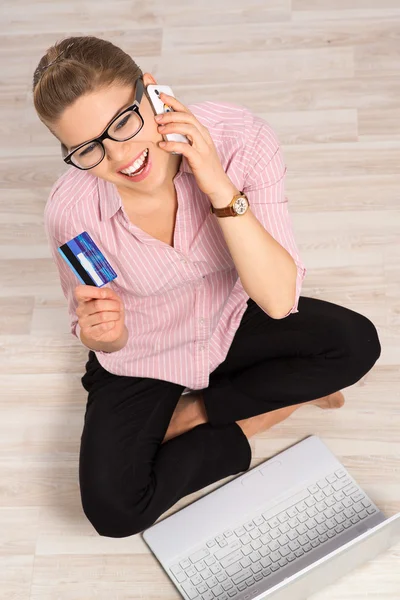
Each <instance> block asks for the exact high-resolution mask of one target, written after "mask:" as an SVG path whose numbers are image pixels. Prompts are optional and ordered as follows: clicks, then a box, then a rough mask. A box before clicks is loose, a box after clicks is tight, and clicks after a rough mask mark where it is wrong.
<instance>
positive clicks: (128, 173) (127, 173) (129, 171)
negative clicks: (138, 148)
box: [118, 148, 150, 179]
mask: <svg viewBox="0 0 400 600" xmlns="http://www.w3.org/2000/svg"><path fill="white" fill-rule="evenodd" d="M143 156H144V157H145V158H144V162H142V163H141V164H139V165H138V167H137V168H136V170H134V165H131V166H130V167H128V168H126V169H123V171H118V173H119V174H120V175H123V176H124V177H128V178H129V179H133V178H135V177H137V176H139V175H142V174H143V173H144V172H145V170H146V169H147V167H148V165H149V160H150V159H149V156H150V151H149V149H148V148H146V149H145V151H144V153H142V155H141V158H143Z"/></svg>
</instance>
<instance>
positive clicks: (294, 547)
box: [288, 540, 300, 552]
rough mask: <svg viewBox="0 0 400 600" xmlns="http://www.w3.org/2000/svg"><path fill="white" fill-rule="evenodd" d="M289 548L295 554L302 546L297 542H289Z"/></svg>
mask: <svg viewBox="0 0 400 600" xmlns="http://www.w3.org/2000/svg"><path fill="white" fill-rule="evenodd" d="M288 546H289V548H290V549H291V550H292V551H293V552H294V551H295V550H297V549H298V548H300V544H299V542H298V541H297V540H293V542H289V544H288Z"/></svg>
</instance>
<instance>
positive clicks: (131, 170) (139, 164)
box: [121, 148, 149, 175]
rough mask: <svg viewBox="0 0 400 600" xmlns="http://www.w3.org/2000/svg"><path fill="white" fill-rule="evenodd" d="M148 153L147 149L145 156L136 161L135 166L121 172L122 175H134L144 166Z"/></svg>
mask: <svg viewBox="0 0 400 600" xmlns="http://www.w3.org/2000/svg"><path fill="white" fill-rule="evenodd" d="M148 153H149V151H148V150H147V148H146V150H145V151H144V152H143V154H142V155H141V156H140V157H139V158H138V159H137V160H135V162H134V163H133V165H131V166H130V167H129V168H128V169H124V170H123V171H121V173H124V175H132V173H134V172H135V171H137V170H138V169H139V167H141V166H142V165H143V163H144V161H145V160H146V156H147V155H148Z"/></svg>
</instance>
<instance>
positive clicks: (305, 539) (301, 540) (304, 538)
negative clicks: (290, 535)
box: [297, 535, 308, 546]
mask: <svg viewBox="0 0 400 600" xmlns="http://www.w3.org/2000/svg"><path fill="white" fill-rule="evenodd" d="M297 541H298V542H299V544H301V546H304V545H305V544H308V537H307V536H306V535H301V536H300V537H299V538H298V540H297Z"/></svg>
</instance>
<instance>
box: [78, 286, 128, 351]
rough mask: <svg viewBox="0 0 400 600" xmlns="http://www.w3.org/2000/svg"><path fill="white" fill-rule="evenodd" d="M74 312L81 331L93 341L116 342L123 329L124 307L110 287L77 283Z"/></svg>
mask: <svg viewBox="0 0 400 600" xmlns="http://www.w3.org/2000/svg"><path fill="white" fill-rule="evenodd" d="M75 298H76V299H77V300H78V306H77V309H76V314H77V316H78V323H79V326H80V328H81V331H82V333H83V334H84V335H85V337H86V339H87V340H89V341H90V340H92V341H94V342H116V341H117V340H119V339H120V338H121V337H122V335H123V334H124V331H125V308H124V305H123V302H122V300H121V298H120V297H119V296H118V294H116V293H115V292H114V291H113V290H112V289H111V288H108V287H101V288H99V287H96V286H93V285H78V286H76V288H75Z"/></svg>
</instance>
